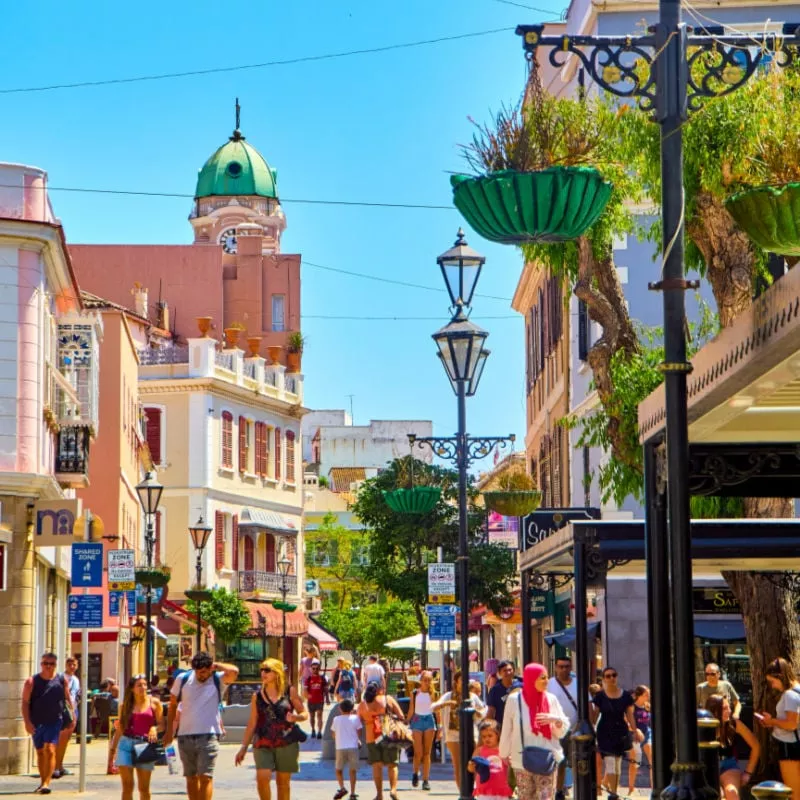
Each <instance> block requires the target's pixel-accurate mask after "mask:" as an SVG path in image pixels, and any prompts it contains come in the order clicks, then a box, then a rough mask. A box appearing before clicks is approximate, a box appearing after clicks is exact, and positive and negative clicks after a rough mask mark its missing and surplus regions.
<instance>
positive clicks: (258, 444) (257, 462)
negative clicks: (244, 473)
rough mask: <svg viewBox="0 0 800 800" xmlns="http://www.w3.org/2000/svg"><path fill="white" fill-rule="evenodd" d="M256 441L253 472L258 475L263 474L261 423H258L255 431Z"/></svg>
mask: <svg viewBox="0 0 800 800" xmlns="http://www.w3.org/2000/svg"><path fill="white" fill-rule="evenodd" d="M253 438H254V439H255V451H254V453H253V472H255V474H256V475H260V474H261V423H260V422H256V424H255V431H254V434H253Z"/></svg>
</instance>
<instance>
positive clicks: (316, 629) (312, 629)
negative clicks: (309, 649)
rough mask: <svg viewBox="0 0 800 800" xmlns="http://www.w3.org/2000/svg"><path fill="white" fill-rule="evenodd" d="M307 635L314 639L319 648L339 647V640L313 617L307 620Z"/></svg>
mask: <svg viewBox="0 0 800 800" xmlns="http://www.w3.org/2000/svg"><path fill="white" fill-rule="evenodd" d="M308 635H309V636H310V637H311V638H312V639H314V640H315V641H316V643H317V644H318V645H319V649H320V650H338V649H339V640H338V639H337V638H336V637H335V636H334V635H333V634H332V633H330V632H329V631H326V630H325V628H323V627H322V625H320V624H319V623H317V622H315V621H314V620H313V619H309V621H308Z"/></svg>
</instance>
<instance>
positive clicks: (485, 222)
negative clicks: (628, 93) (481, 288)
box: [450, 61, 614, 244]
mask: <svg viewBox="0 0 800 800" xmlns="http://www.w3.org/2000/svg"><path fill="white" fill-rule="evenodd" d="M532 65H533V66H532V68H531V72H530V77H529V79H528V84H527V87H526V90H525V95H524V97H523V99H522V101H521V102H520V103H519V104H518V105H517V106H516V107H511V108H503V109H501V110H500V112H499V113H498V114H497V115H496V117H495V119H494V121H493V122H492V123H490V124H487V125H479V124H477V123H474V124H475V126H476V129H477V130H476V132H475V133H474V135H473V137H472V142H471V143H470V144H469V145H466V146H464V147H462V151H463V154H464V156H465V158H466V160H467V163H468V164H469V165H470V167H471V168H472V169H473V170H474V171H475V172H477V173H478V175H477V176H475V175H452V176H451V177H450V183H451V185H452V187H453V202H454V203H455V206H456V208H458V210H459V211H460V212H461V214H462V215H463V216H464V218H465V219H466V220H467V222H468V223H469V224H470V225H471V226H472V228H474V229H475V230H476V231H477V232H478V233H479V234H480V235H481V236H483V237H484V238H485V239H489V240H490V241H493V242H501V243H503V244H526V243H530V242H546V243H550V242H564V241H568V240H571V239H577V238H578V237H579V236H581V235H582V234H583V233H585V232H586V231H587V230H588V229H589V228H590V227H591V226H592V225H594V223H595V222H597V220H598V219H599V217H600V215H601V214H602V213H603V210H604V209H605V207H606V204H607V203H608V200H609V198H610V197H611V190H612V186H611V183H609V182H608V181H606V180H604V179H603V176H602V174H601V173H600V171H599V170H598V169H596V167H595V164H596V163H597V161H598V158H597V156H598V152H599V151H600V150H601V148H602V146H603V143H604V142H605V141H606V140H607V137H608V136H610V135H611V122H612V121H613V119H614V112H613V111H611V110H610V109H609V108H608V107H607V106H606V105H605V104H604V103H603V102H602V101H601V100H599V99H596V98H592V99H589V98H581V99H578V100H573V99H566V98H556V97H553V96H552V95H550V94H547V93H546V92H545V91H544V90H543V88H542V85H541V81H540V78H539V74H538V70H537V68H536V62H535V61H534V62H532Z"/></svg>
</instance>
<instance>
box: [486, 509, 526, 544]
mask: <svg viewBox="0 0 800 800" xmlns="http://www.w3.org/2000/svg"><path fill="white" fill-rule="evenodd" d="M487 538H488V542H489V544H495V545H498V546H500V547H507V548H508V549H509V550H517V549H519V517H504V516H503V515H502V514H498V513H497V512H495V511H491V512H489V523H488V537H487Z"/></svg>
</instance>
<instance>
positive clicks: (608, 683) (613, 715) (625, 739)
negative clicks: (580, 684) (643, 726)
mask: <svg viewBox="0 0 800 800" xmlns="http://www.w3.org/2000/svg"><path fill="white" fill-rule="evenodd" d="M592 703H593V704H594V709H593V710H592V722H593V723H596V724H597V749H598V750H599V752H600V755H601V756H602V757H603V768H604V770H605V778H604V781H605V783H606V785H607V786H608V791H609V800H617V788H618V786H619V776H620V767H621V765H622V756H623V755H625V754H626V753H627V754H628V758H633V742H634V738H636V739H639V740H640V741H641V740H643V739H644V736H642V733H641V731H639V730H638V729H637V727H636V720H635V718H634V715H633V709H634V705H635V701H634V699H633V695H632V694H631V693H630V692H628V691H626V690H625V689H622V688H621V687H620V686H619V685H618V684H617V671H616V670H615V669H614V668H613V667H606V668H605V669H604V670H603V688H602V690H601V691H599V692H598V693H597V694H596V695H595V696H594V697H593V698H592ZM598 717H599V718H600V721H599V722H598V721H597V720H598Z"/></svg>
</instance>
